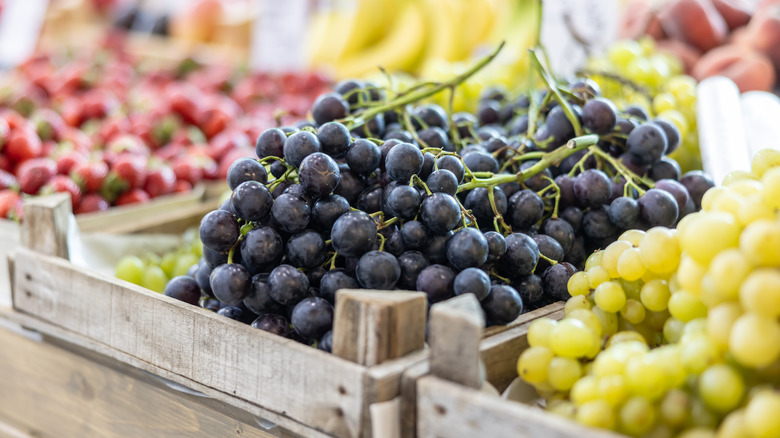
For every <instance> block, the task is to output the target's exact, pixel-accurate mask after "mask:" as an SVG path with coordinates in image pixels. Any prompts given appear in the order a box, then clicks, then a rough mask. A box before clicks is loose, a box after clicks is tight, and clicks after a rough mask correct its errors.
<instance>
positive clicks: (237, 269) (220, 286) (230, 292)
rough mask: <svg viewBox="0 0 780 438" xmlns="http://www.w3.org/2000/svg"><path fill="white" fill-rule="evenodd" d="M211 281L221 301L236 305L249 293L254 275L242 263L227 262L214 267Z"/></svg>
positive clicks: (215, 293) (212, 287) (216, 295)
mask: <svg viewBox="0 0 780 438" xmlns="http://www.w3.org/2000/svg"><path fill="white" fill-rule="evenodd" d="M209 281H210V283H211V290H212V291H214V296H215V297H216V298H217V299H218V300H219V301H221V302H223V303H225V304H227V305H230V306H235V305H236V304H238V303H240V302H241V301H242V300H243V299H244V298H245V297H246V296H247V294H248V293H249V288H250V286H251V284H252V276H251V275H249V271H247V269H246V268H245V267H243V266H242V265H239V264H237V263H227V264H224V265H220V266H217V267H216V268H214V270H213V271H211V276H210V277H209Z"/></svg>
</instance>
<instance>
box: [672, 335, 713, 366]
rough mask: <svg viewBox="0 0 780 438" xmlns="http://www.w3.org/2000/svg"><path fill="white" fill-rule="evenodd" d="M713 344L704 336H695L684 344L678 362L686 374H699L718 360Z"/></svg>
mask: <svg viewBox="0 0 780 438" xmlns="http://www.w3.org/2000/svg"><path fill="white" fill-rule="evenodd" d="M720 356H721V355H720V353H719V351H718V349H717V347H716V346H715V344H714V343H713V342H712V341H711V340H710V339H709V337H707V336H706V335H699V336H696V337H694V338H692V339H690V340H688V341H687V342H685V343H684V344H682V351H680V361H681V362H682V366H683V368H684V369H685V371H686V372H687V373H688V374H700V373H701V372H702V371H704V370H705V369H707V367H709V366H710V365H712V364H713V363H715V362H717V361H718V360H719V359H720Z"/></svg>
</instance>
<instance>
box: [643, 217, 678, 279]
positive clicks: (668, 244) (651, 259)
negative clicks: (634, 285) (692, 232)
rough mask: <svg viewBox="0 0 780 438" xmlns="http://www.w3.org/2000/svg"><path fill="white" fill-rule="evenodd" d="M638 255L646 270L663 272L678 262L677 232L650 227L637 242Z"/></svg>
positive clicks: (669, 270)
mask: <svg viewBox="0 0 780 438" xmlns="http://www.w3.org/2000/svg"><path fill="white" fill-rule="evenodd" d="M639 256H640V258H641V260H642V263H643V264H644V265H645V267H646V268H647V270H648V271H652V272H654V273H657V274H665V273H669V272H672V271H674V270H675V269H676V268H677V266H678V265H679V264H680V245H679V242H678V239H677V233H676V232H675V231H674V230H670V229H668V228H663V227H655V228H651V229H649V230H648V231H647V233H646V234H645V236H644V237H643V238H642V241H641V242H639Z"/></svg>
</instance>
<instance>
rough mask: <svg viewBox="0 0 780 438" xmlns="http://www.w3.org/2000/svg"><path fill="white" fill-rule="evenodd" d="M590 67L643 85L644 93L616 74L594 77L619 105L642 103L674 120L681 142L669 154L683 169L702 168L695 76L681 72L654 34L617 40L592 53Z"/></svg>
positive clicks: (662, 115) (675, 61)
mask: <svg viewBox="0 0 780 438" xmlns="http://www.w3.org/2000/svg"><path fill="white" fill-rule="evenodd" d="M586 68H587V70H588V71H589V72H595V73H602V72H605V73H610V74H614V75H616V76H617V77H619V78H623V79H626V80H628V81H630V82H631V83H633V84H636V85H639V86H641V87H642V88H643V89H644V90H645V91H646V94H643V93H641V92H639V91H637V90H635V89H633V88H632V87H630V86H627V85H626V84H622V83H621V82H620V81H617V80H615V79H614V78H613V77H608V76H606V75H599V74H595V75H592V76H591V78H592V79H593V80H595V81H596V83H598V84H599V86H600V87H601V94H602V95H603V96H604V97H607V98H609V99H612V100H613V101H614V102H615V104H616V105H617V106H618V107H619V108H625V107H626V106H628V105H632V104H633V105H639V106H641V107H643V108H645V110H647V111H648V112H649V113H650V114H652V115H653V116H654V117H661V118H664V119H667V120H669V121H671V122H673V123H674V124H675V125H676V126H677V128H679V129H680V134H681V135H682V142H681V143H680V147H679V148H678V149H677V150H676V151H674V152H673V153H672V154H671V155H670V157H671V158H673V159H675V160H676V161H677V162H678V163H679V164H680V168H681V169H682V171H683V172H688V171H690V170H698V169H701V154H700V153H699V138H698V132H697V130H696V80H695V79H693V78H692V77H690V76H687V75H685V74H683V73H682V65H681V63H680V61H679V60H678V59H676V58H675V57H673V56H671V55H669V54H666V53H661V52H658V51H657V50H656V48H655V42H654V41H653V40H652V39H651V38H645V39H642V40H640V41H634V40H624V41H619V42H617V43H615V44H614V45H613V46H612V47H611V48H610V49H609V50H608V51H607V52H606V53H605V54H604V55H603V56H599V57H593V58H591V59H590V60H589V62H588V64H587V67H586Z"/></svg>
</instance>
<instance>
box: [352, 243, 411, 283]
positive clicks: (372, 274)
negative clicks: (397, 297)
mask: <svg viewBox="0 0 780 438" xmlns="http://www.w3.org/2000/svg"><path fill="white" fill-rule="evenodd" d="M355 275H356V276H357V280H358V283H360V285H361V286H362V287H363V288H365V289H378V290H391V289H393V288H394V287H395V284H396V282H398V278H399V277H400V276H401V266H400V265H399V264H398V259H396V258H395V256H394V255H392V254H390V253H387V252H384V251H369V252H367V253H365V254H363V256H361V257H360V261H358V265H357V268H356V269H355Z"/></svg>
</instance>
